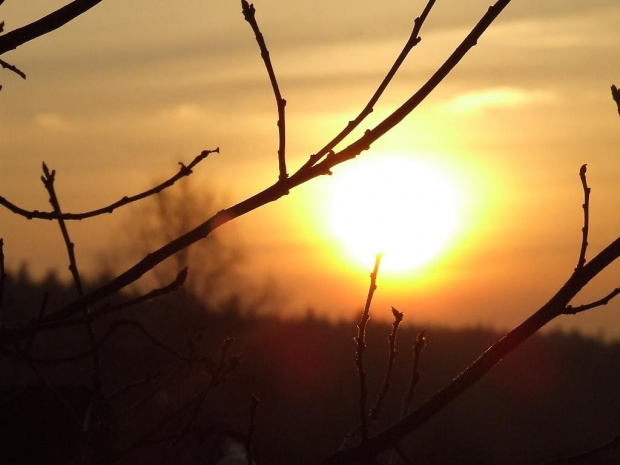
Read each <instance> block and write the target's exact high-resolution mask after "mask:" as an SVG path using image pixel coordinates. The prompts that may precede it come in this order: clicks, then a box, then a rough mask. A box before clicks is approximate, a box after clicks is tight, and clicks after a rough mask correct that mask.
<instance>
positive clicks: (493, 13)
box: [0, 0, 510, 344]
mask: <svg viewBox="0 0 620 465" xmlns="http://www.w3.org/2000/svg"><path fill="white" fill-rule="evenodd" d="M509 3H510V0H498V1H497V3H495V4H494V5H493V6H491V7H490V8H489V10H488V11H487V13H485V15H484V16H483V17H482V18H481V20H480V21H479V22H478V24H477V25H476V26H475V27H474V28H473V29H472V31H471V32H470V33H469V34H468V35H467V37H466V38H465V39H464V40H463V42H462V43H461V44H460V45H459V46H458V47H457V48H456V50H455V51H454V52H453V53H452V55H451V56H450V57H449V58H448V60H447V61H446V62H445V63H444V64H443V65H442V66H441V67H440V68H439V69H438V70H437V71H436V72H435V74H434V75H433V76H432V77H431V79H430V80H429V81H428V82H427V83H426V84H425V85H423V86H422V88H420V90H419V91H418V92H416V93H415V94H414V95H413V96H412V97H411V98H410V99H409V100H407V102H405V103H404V104H403V105H402V106H401V107H400V108H399V109H397V110H396V111H395V112H394V113H392V114H391V115H390V116H388V117H387V118H386V119H384V120H383V121H382V122H381V123H379V124H378V125H377V126H376V127H375V128H374V129H372V130H370V131H367V132H366V133H365V134H364V136H362V137H361V138H360V139H358V140H357V141H356V142H354V143H353V144H351V145H349V146H348V147H346V148H345V149H343V150H342V151H341V152H339V153H338V154H333V155H332V156H327V157H326V158H325V159H324V160H323V161H322V162H320V163H317V164H316V165H315V166H313V167H312V168H309V169H307V170H304V171H297V172H296V173H295V174H294V175H292V176H291V177H289V178H287V179H286V180H285V181H281V182H277V183H276V184H274V185H272V186H270V187H268V188H266V189H265V190H263V191H261V192H259V193H257V194H255V195H253V196H252V197H250V198H248V199H246V200H244V201H242V202H240V203H238V204H236V205H234V206H232V207H230V208H228V209H225V210H222V211H220V212H218V213H216V214H215V215H214V216H213V217H211V218H209V219H208V220H206V221H205V222H204V223H202V224H200V225H198V226H197V227H196V228H194V229H193V230H191V231H188V232H187V233H185V234H183V235H182V236H180V237H178V238H176V239H174V240H173V241H171V242H169V243H168V244H166V245H164V246H162V247H161V248H159V249H158V250H155V251H154V252H152V253H150V254H148V255H147V256H146V257H144V258H143V259H142V260H140V261H139V262H138V263H136V264H135V265H134V266H132V267H131V268H129V269H128V270H126V271H125V272H124V273H122V274H120V275H119V276H117V277H116V278H114V279H112V281H110V282H108V283H107V284H104V285H103V286H101V287H100V288H98V289H95V290H93V291H92V292H90V293H89V294H87V295H85V296H84V297H83V298H81V299H77V300H75V301H73V302H72V303H70V304H68V305H66V306H64V307H62V308H60V309H58V310H56V311H54V312H52V313H50V314H49V315H48V316H47V317H46V318H47V321H57V320H61V319H66V318H69V317H71V316H72V315H74V314H75V313H76V312H79V311H80V310H81V309H82V308H84V307H85V306H88V305H91V304H93V303H95V302H98V301H100V300H102V299H104V298H106V297H107V296H109V295H112V294H113V293H115V292H117V291H119V290H121V289H123V288H124V287H125V286H127V285H129V284H131V283H133V282H134V281H136V280H138V279H139V278H140V277H141V276H143V275H144V274H145V273H146V272H147V271H149V270H151V269H152V268H153V267H155V266H156V265H157V264H159V263H161V262H162V261H164V260H165V259H167V258H168V257H170V256H172V255H174V254H175V253H177V252H178V251H180V250H182V249H184V248H186V247H188V246H189V245H191V244H193V243H194V242H197V241H199V240H201V239H204V238H205V237H207V236H208V235H209V234H210V233H211V232H213V231H214V230H215V229H217V228H219V227H220V226H222V225H223V224H225V223H227V222H229V221H231V220H233V219H235V218H238V217H239V216H242V215H245V214H246V213H248V212H250V211H253V210H255V209H257V208H260V207H262V206H263V205H266V204H267V203H270V202H274V201H276V200H278V199H279V198H281V197H283V196H284V195H287V194H288V193H289V191H290V190H291V189H292V188H294V187H296V186H299V185H301V184H304V183H305V182H307V181H309V180H310V179H313V178H316V177H318V176H321V175H325V174H330V173H331V168H332V167H333V166H335V165H338V164H340V163H343V162H345V161H347V160H350V159H352V158H355V157H356V156H357V155H359V154H360V153H361V152H362V151H364V150H367V149H368V148H369V146H370V144H371V143H372V142H374V141H376V140H377V139H379V138H380V137H382V136H383V135H384V134H385V133H386V132H388V131H389V130H390V129H392V128H393V127H394V126H396V125H397V124H398V123H399V122H400V121H402V119H403V118H405V116H407V115H408V114H409V113H411V112H412V111H413V110H414V109H415V108H416V107H417V106H418V105H419V104H420V103H421V102H422V101H423V100H424V99H425V98H426V97H427V96H428V95H429V94H430V93H431V91H432V90H433V89H435V87H437V85H439V83H440V82H441V81H442V80H443V79H444V78H445V77H446V76H447V75H448V74H449V73H450V71H451V70H452V69H453V68H454V67H455V66H456V65H457V64H458V63H459V62H460V60H461V59H462V58H463V57H464V56H465V54H466V53H467V52H468V51H469V50H470V49H471V48H472V47H473V46H474V45H476V43H477V40H478V39H479V38H480V36H481V35H482V34H483V33H484V32H485V31H486V29H487V28H488V27H489V25H490V24H491V23H492V22H493V21H494V20H495V18H497V16H498V15H499V14H500V13H501V11H502V10H503V9H504V8H505V7H506V6H507V5H508V4H509ZM27 334H28V328H27V327H23V328H6V329H4V330H1V331H0V344H7V343H11V342H15V341H17V340H19V339H22V338H24V337H26V335H27Z"/></svg>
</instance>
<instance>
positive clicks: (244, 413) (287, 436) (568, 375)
mask: <svg viewBox="0 0 620 465" xmlns="http://www.w3.org/2000/svg"><path fill="white" fill-rule="evenodd" d="M45 291H48V292H49V301H50V307H51V308H53V307H55V306H59V305H62V303H64V302H65V301H68V300H69V299H70V298H71V297H72V294H73V290H72V288H71V287H70V286H65V285H63V284H62V283H61V282H60V281H59V280H58V279H57V278H56V276H55V275H54V274H50V275H48V276H47V277H46V278H45V279H43V280H42V281H38V282H35V281H34V280H33V279H31V277H30V276H29V274H28V272H27V270H26V269H23V270H22V271H21V272H19V273H16V274H12V275H9V276H8V279H7V282H6V291H5V302H4V304H5V312H6V318H5V320H6V321H7V322H10V323H11V324H14V323H17V322H19V321H22V322H27V321H29V320H30V319H31V318H33V316H34V315H36V311H37V309H38V307H39V305H40V301H41V298H42V295H43V293H44V292H45ZM334 306H335V307H336V306H337V297H336V296H335V297H334ZM279 310H280V312H279V313H278V314H271V315H258V314H255V313H254V312H253V311H252V309H247V308H242V307H241V306H240V304H238V302H237V301H236V300H235V299H231V300H230V301H229V302H228V303H227V304H225V305H224V306H222V307H220V308H206V307H205V306H204V305H203V304H202V303H201V302H200V301H198V300H197V299H195V298H193V297H192V296H191V295H190V294H187V293H184V292H183V291H180V292H177V293H174V294H170V295H167V296H165V297H163V298H160V299H156V300H155V301H153V302H150V303H148V304H143V305H141V306H138V307H131V308H129V309H127V311H126V313H124V314H123V318H127V319H132V320H135V321H138V322H140V324H141V325H143V326H144V328H146V329H148V331H149V332H150V333H151V334H153V335H154V336H156V337H157V339H158V340H160V341H162V342H164V343H165V344H168V345H170V346H171V347H175V348H177V349H178V350H185V349H187V347H188V344H190V345H197V346H200V347H202V348H208V349H210V351H211V352H212V353H213V355H214V357H217V353H218V350H219V347H220V345H221V343H222V340H223V339H224V338H226V337H234V338H235V342H234V345H233V351H234V352H235V353H241V354H242V355H243V359H242V364H241V366H240V367H239V368H238V369H236V370H235V371H234V372H232V373H231V374H230V376H229V377H228V379H227V381H226V382H225V383H224V384H223V385H222V386H219V387H218V388H217V390H215V391H214V392H213V395H212V396H211V397H209V399H208V400H207V402H206V403H205V407H204V408H203V410H202V411H201V412H200V417H201V419H200V422H201V424H204V425H222V424H226V425H228V426H230V427H231V428H234V429H236V430H238V431H240V432H245V431H246V430H247V428H248V421H249V405H250V401H249V396H250V393H255V394H256V395H257V396H258V397H259V398H260V399H261V402H260V405H259V408H258V411H257V419H256V431H255V433H254V438H255V441H256V444H257V450H258V455H259V460H260V463H264V464H274V465H278V464H282V465H284V464H287V465H288V464H292V463H295V464H310V463H316V462H317V461H318V460H320V459H321V458H322V457H325V456H326V455H328V454H329V453H330V452H332V451H334V450H336V449H337V448H338V447H339V446H340V444H341V443H342V440H343V438H344V437H345V436H346V434H347V433H349V432H350V431H352V430H353V429H354V428H355V427H356V426H357V423H358V421H359V417H358V415H357V407H356V406H357V402H358V399H357V393H358V388H359V387H358V379H357V375H356V369H355V366H354V359H355V345H354V342H353V337H354V335H355V333H356V328H355V325H356V322H354V321H347V320H344V319H342V320H341V321H339V322H337V323H332V322H329V321H327V320H326V319H324V318H321V317H318V316H316V315H315V314H314V313H313V312H312V311H308V313H307V315H306V316H305V317H304V318H301V319H288V318H285V315H286V309H285V308H282V309H279ZM402 310H405V313H406V314H405V321H407V320H409V322H408V324H404V325H403V326H402V327H401V330H400V331H399V335H398V342H397V349H398V356H397V358H396V364H395V368H394V370H395V371H394V378H393V381H392V385H391V388H390V392H389V393H388V397H387V400H386V402H385V404H384V407H383V409H382V411H381V413H380V415H379V419H378V420H377V421H376V422H375V423H373V424H372V426H371V433H372V431H374V430H375V429H377V430H378V429H382V428H383V427H385V426H386V425H387V424H389V423H391V422H392V421H395V420H396V419H397V418H398V415H399V412H400V410H401V406H402V396H403V394H404V393H405V390H406V388H407V384H408V377H409V375H410V370H411V361H412V349H411V348H412V345H413V342H414V339H415V337H416V336H417V335H418V332H419V331H420V329H421V328H420V327H417V326H415V325H412V324H411V323H412V320H415V310H409V311H407V309H402ZM334 311H335V312H337V311H338V310H334ZM108 324H109V322H108ZM105 327H106V323H105V320H104V321H103V323H102V324H101V325H100V326H99V327H98V328H99V329H98V330H99V331H101V332H103V331H105ZM389 331H390V325H389V324H388V323H383V322H379V321H376V320H372V319H371V321H370V324H369V326H368V329H367V344H368V349H367V352H366V359H365V360H366V371H367V373H368V386H369V394H370V397H369V400H370V402H371V403H372V401H374V396H375V395H376V393H377V392H378V390H379V388H380V385H381V382H382V380H383V375H384V370H385V364H386V360H387V351H388V345H387V336H388V334H389ZM52 334H53V335H52ZM52 334H41V335H40V336H38V337H37V340H36V342H35V343H34V344H35V347H34V348H33V354H34V355H35V356H37V355H44V356H45V357H51V358H53V357H55V356H62V355H64V354H68V353H72V351H75V350H79V347H80V346H81V347H88V343H87V340H86V338H87V335H86V332H85V331H84V329H83V328H82V327H77V328H73V329H67V330H65V331H63V333H61V334H60V335H59V334H58V333H57V332H53V333H52ZM188 335H194V336H195V337H194V339H192V340H191V341H189V340H188ZM426 335H427V339H428V344H427V347H426V349H425V350H424V352H423V354H422V362H421V376H422V378H421V381H420V383H419V384H418V387H417V391H416V403H417V402H419V401H422V400H424V399H425V398H426V397H428V396H429V395H431V394H432V393H434V392H435V391H436V390H437V389H438V388H441V387H442V386H444V385H445V384H446V383H448V382H449V381H450V380H451V379H452V378H453V377H454V376H456V375H457V374H458V373H459V372H460V371H461V370H462V369H464V368H465V367H466V366H467V365H469V364H470V363H471V362H472V360H474V359H475V358H476V357H477V356H479V355H480V354H481V353H482V352H483V351H484V350H485V349H486V348H487V347H488V346H489V345H491V344H492V343H493V342H495V341H496V340H497V339H499V338H500V337H501V336H502V334H501V333H500V332H498V331H496V330H492V329H483V328H463V329H448V328H442V327H427V328H426ZM100 356H101V361H102V374H103V375H104V379H105V386H104V389H105V390H106V391H107V392H114V391H115V390H122V389H123V388H124V387H126V386H127V385H128V384H129V383H131V382H133V381H134V380H137V379H147V377H148V376H149V375H150V376H151V377H152V378H153V380H152V381H146V382H145V383H144V385H143V386H141V387H140V388H138V389H135V390H128V391H127V393H125V394H123V395H121V396H120V398H119V400H118V403H115V404H114V405H115V409H117V410H118V411H123V410H126V409H127V407H128V406H131V405H132V404H133V403H135V402H136V400H138V399H140V397H141V395H142V393H143V392H144V391H146V390H148V389H149V388H150V386H157V383H158V382H159V380H162V379H163V378H164V377H165V374H166V373H167V370H171V369H173V367H175V364H176V363H177V362H176V361H175V360H173V359H171V358H170V357H169V355H168V354H167V353H165V351H162V350H159V349H158V347H156V346H154V345H153V344H152V342H151V341H149V340H148V339H147V338H145V337H144V336H143V335H142V334H141V333H139V332H136V331H132V330H131V328H127V329H126V330H124V331H119V332H118V334H115V335H114V336H112V337H111V338H110V340H109V342H108V343H107V344H106V345H105V346H103V348H102V351H101V353H100ZM1 360H2V362H1V369H2V373H3V376H2V377H1V380H2V381H1V383H2V385H1V388H2V392H3V393H4V394H3V397H4V398H3V402H7V399H9V397H7V393H10V392H12V390H14V389H15V388H17V387H20V386H25V385H33V384H34V385H36V384H37V383H40V380H38V379H37V378H36V377H35V376H34V375H33V374H32V372H31V370H30V369H29V367H28V366H27V364H26V363H24V364H18V363H16V362H15V361H14V360H10V359H8V358H6V357H3V358H2V359H1ZM619 360H620V344H619V343H604V342H602V341H599V340H597V339H594V338H591V337H585V336H583V335H580V334H578V333H570V334H564V333H560V332H554V333H549V334H543V335H535V336H534V337H532V338H531V339H530V340H528V341H527V342H525V343H524V344H523V345H522V346H521V347H520V348H519V349H517V350H516V351H515V353H514V354H512V355H510V356H509V357H508V358H507V359H506V360H504V361H503V362H502V363H501V364H500V365H499V366H498V367H497V368H496V369H494V370H493V371H491V373H490V374H489V376H487V377H485V379H484V380H482V381H481V382H480V383H479V384H478V385H477V386H476V387H474V388H473V389H471V390H469V391H468V392H467V393H465V394H464V395H463V396H462V397H461V398H460V399H458V400H457V401H456V402H455V403H454V404H453V405H452V406H450V407H449V408H447V409H446V410H445V411H444V412H442V413H440V414H438V415H437V416H436V417H435V418H434V419H433V420H432V421H430V422H429V423H428V424H427V425H426V426H425V427H423V428H421V429H420V430H419V431H418V432H416V434H414V435H411V437H409V438H408V439H407V441H406V442H405V443H403V449H405V450H407V451H409V452H410V455H409V456H410V457H415V459H416V462H417V463H424V464H445V463H477V464H498V463H502V464H513V463H514V464H517V463H519V464H522V463H539V462H544V461H546V460H549V459H553V458H556V457H560V456H563V455H566V454H570V453H571V452H578V451H581V450H583V449H586V448H588V447H589V446H591V445H595V444H598V443H600V442H603V441H605V440H607V439H610V438H611V437H613V436H614V435H615V434H616V433H617V432H618V431H620V396H619V395H618V386H619V385H620V363H618V361H619ZM181 371H182V376H175V377H173V378H171V380H170V382H168V383H163V384H162V385H161V387H160V388H159V389H157V393H156V395H153V396H152V397H151V398H150V399H149V400H148V402H145V403H144V404H143V405H140V406H138V407H137V408H136V409H135V410H134V411H132V412H131V413H130V414H129V415H125V416H124V417H123V421H122V422H119V423H118V425H119V426H118V428H119V430H118V432H117V435H116V438H117V439H116V440H117V447H121V448H122V446H123V444H125V443H129V442H131V438H133V437H135V434H137V433H136V432H137V431H141V430H143V429H144V428H145V427H148V425H149V424H152V423H155V422H156V421H157V419H158V418H160V417H161V416H162V415H165V414H166V412H168V411H170V410H172V409H174V408H175V407H176V406H178V405H181V404H182V403H183V401H184V400H185V399H187V398H188V397H190V396H191V394H192V393H193V392H195V391H196V389H198V388H199V385H200V383H201V378H200V374H199V373H198V374H197V373H195V372H194V367H191V366H184V367H182V368H181ZM45 373H46V375H47V376H48V377H49V380H50V381H51V382H54V383H56V384H58V385H63V384H64V385H70V384H84V385H88V376H89V373H90V372H89V360H88V358H85V359H81V360H79V361H75V362H71V363H62V364H52V365H50V366H46V367H45ZM0 420H2V419H0ZM5 420H6V419H5ZM0 423H2V421H0ZM156 447H157V446H156V445H155V446H153V450H152V452H151V453H152V454H153V456H155V457H156V456H157V453H158V451H157V449H156ZM147 449H148V448H147ZM141 452H142V453H144V451H141ZM142 458H144V455H143V456H142ZM617 460H618V458H617V454H614V451H608V452H604V453H601V454H598V455H597V456H596V458H590V459H589V461H588V462H587V463H601V464H605V463H617ZM130 462H131V460H130ZM130 462H129V463H130Z"/></svg>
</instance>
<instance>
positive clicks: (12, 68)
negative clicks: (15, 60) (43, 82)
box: [0, 60, 26, 79]
mask: <svg viewBox="0 0 620 465" xmlns="http://www.w3.org/2000/svg"><path fill="white" fill-rule="evenodd" d="M0 66H2V67H3V68H4V69H8V70H9V71H12V72H14V73H15V74H17V75H18V76H19V77H20V78H22V79H26V73H24V72H23V71H22V70H21V69H19V68H18V67H17V66H15V65H12V64H11V63H7V62H6V61H4V60H0Z"/></svg>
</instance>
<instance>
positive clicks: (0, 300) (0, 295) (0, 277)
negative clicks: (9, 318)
mask: <svg viewBox="0 0 620 465" xmlns="http://www.w3.org/2000/svg"><path fill="white" fill-rule="evenodd" d="M5 282H6V271H5V269H4V239H3V238H1V237H0V325H1V324H2V321H3V320H4V283H5Z"/></svg>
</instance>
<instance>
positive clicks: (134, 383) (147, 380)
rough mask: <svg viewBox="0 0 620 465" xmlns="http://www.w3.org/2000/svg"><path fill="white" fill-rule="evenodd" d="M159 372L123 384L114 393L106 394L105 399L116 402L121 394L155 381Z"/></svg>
mask: <svg viewBox="0 0 620 465" xmlns="http://www.w3.org/2000/svg"><path fill="white" fill-rule="evenodd" d="M160 373H161V372H157V373H155V374H152V373H148V374H147V375H146V376H143V377H141V378H139V379H136V380H134V381H131V382H129V383H127V384H125V385H124V386H121V387H120V388H118V389H117V390H116V391H114V392H113V393H111V394H108V395H107V396H106V397H107V399H108V401H109V402H112V401H114V400H116V398H117V397H121V396H122V395H123V394H125V393H127V392H129V391H131V390H132V389H135V388H137V387H142V386H144V385H146V384H150V383H151V382H153V381H154V380H156V379H157V378H158V377H159V375H160Z"/></svg>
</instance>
